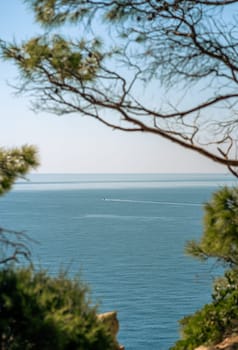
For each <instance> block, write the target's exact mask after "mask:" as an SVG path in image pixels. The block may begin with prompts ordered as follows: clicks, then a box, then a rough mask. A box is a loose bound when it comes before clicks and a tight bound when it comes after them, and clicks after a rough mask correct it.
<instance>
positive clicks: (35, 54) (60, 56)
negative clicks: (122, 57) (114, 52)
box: [1, 34, 102, 90]
mask: <svg viewBox="0 0 238 350" xmlns="http://www.w3.org/2000/svg"><path fill="white" fill-rule="evenodd" d="M100 44H101V43H100V41H99V40H98V39H95V40H93V42H92V43H89V42H87V43H86V42H84V41H82V40H81V41H77V42H73V41H70V40H67V39H65V38H64V37H63V36H60V35H57V34H55V35H52V36H51V35H45V36H41V37H34V38H32V39H30V40H29V41H27V42H25V43H23V44H22V46H21V47H18V46H17V45H15V44H10V45H5V44H2V47H1V49H2V56H3V58H4V59H13V60H14V62H15V64H16V65H17V66H18V68H19V69H20V71H21V73H22V75H23V77H24V78H25V79H26V80H27V79H29V80H30V81H34V79H38V78H39V74H40V75H42V76H44V74H46V76H47V78H48V80H49V82H50V83H55V84H56V85H57V84H58V86H59V87H60V84H61V83H62V82H63V81H65V79H68V80H69V81H71V82H73V81H74V80H77V81H91V80H93V79H94V77H95V74H96V72H97V70H98V69H99V65H100V61H101V60H102V55H101V54H100V53H99V51H98V48H99V47H100ZM72 90H73V89H72Z"/></svg>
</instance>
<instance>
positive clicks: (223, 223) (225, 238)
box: [187, 187, 238, 265]
mask: <svg viewBox="0 0 238 350" xmlns="http://www.w3.org/2000/svg"><path fill="white" fill-rule="evenodd" d="M187 252H188V253H189V254H191V255H192V256H195V257H198V258H201V259H207V258H209V257H214V258H217V259H218V260H220V261H221V262H224V263H226V264H231V265H237V264H238V188H228V187H224V188H222V189H221V190H219V191H217V192H215V193H214V194H213V197H212V199H211V201H210V202H209V203H207V204H206V205H205V216H204V231H203V236H202V238H201V240H200V242H196V241H190V242H188V244H187Z"/></svg>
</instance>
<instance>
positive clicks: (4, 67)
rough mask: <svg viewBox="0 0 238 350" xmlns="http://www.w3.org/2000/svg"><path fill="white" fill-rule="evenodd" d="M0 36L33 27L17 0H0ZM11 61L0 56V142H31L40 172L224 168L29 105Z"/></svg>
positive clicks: (19, 35)
mask: <svg viewBox="0 0 238 350" xmlns="http://www.w3.org/2000/svg"><path fill="white" fill-rule="evenodd" d="M0 13H1V15H0V37H1V38H3V39H7V40H12V39H14V38H15V40H21V39H27V38H29V37H30V36H31V35H33V34H36V33H38V32H39V31H40V30H39V28H38V27H37V26H36V25H34V24H33V15H32V13H31V12H30V11H29V10H28V9H27V8H26V6H25V5H24V4H23V1H21V0H9V1H4V0H2V1H0ZM16 75H17V74H16V71H15V69H14V67H13V66H12V65H11V64H9V63H6V62H0V94H1V114H0V118H1V146H4V147H6V146H20V145H22V144H26V143H27V144H35V145H37V146H38V149H39V153H40V160H41V166H40V167H39V169H38V171H39V172H51V173H52V172H61V173H63V172H67V173H71V172H73V173H76V172H78V173H91V172H93V173H97V172H98V173H107V172H110V173H116V172H127V173H133V172H143V173H150V172H153V173H179V172H182V173H184V172H221V171H222V172H225V171H226V169H225V168H223V167H221V166H219V165H217V164H216V163H213V162H211V161H210V160H207V159H205V158H202V157H200V156H198V155H197V154H195V153H193V152H191V151H186V150H184V149H182V148H179V147H178V146H176V145H174V144H172V143H169V142H168V141H165V140H162V139H161V138H159V137H158V136H154V135H145V134H130V133H122V132H118V131H113V130H111V129H109V128H107V127H105V126H103V125H101V124H99V123H97V122H96V121H93V120H89V119H87V118H82V117H80V115H78V116H76V115H73V116H65V117H57V116H54V115H49V114H46V113H39V114H35V113H33V112H32V111H31V110H30V101H29V99H26V98H23V97H22V96H20V97H16V96H14V91H13V89H12V88H11V87H9V86H8V84H7V81H9V82H11V83H14V77H16Z"/></svg>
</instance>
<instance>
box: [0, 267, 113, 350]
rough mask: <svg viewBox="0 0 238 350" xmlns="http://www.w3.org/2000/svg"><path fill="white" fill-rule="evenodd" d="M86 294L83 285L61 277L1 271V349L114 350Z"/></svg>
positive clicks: (28, 272)
mask: <svg viewBox="0 0 238 350" xmlns="http://www.w3.org/2000/svg"><path fill="white" fill-rule="evenodd" d="M88 295H89V293H88V288H87V286H85V284H83V283H82V282H81V281H80V280H79V279H78V278H75V279H73V280H71V279H69V278H67V276H66V275H65V274H64V273H61V274H59V275H58V276H57V277H50V276H49V275H48V274H47V273H46V272H42V271H40V272H34V271H33V270H32V269H14V268H6V269H3V270H0V348H1V349H7V350H23V349H24V350H31V349H32V350H38V349H39V350H61V349H62V350H74V349H79V350H114V349H116V344H115V342H114V341H113V339H112V337H111V335H110V334H109V333H108V331H107V330H106V329H105V326H104V325H103V324H102V323H100V321H98V319H97V314H96V311H97V310H96V307H94V306H92V305H91V302H90V299H89V296H88Z"/></svg>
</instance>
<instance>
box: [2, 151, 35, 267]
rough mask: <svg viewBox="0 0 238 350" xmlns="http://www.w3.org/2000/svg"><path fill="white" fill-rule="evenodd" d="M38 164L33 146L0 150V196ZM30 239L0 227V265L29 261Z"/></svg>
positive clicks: (17, 232) (22, 233)
mask: <svg viewBox="0 0 238 350" xmlns="http://www.w3.org/2000/svg"><path fill="white" fill-rule="evenodd" d="M38 164H39V162H38V159H37V152H36V149H35V147H33V146H22V147H21V148H14V149H5V148H0V195H3V194H5V193H6V192H7V191H9V190H10V189H11V187H12V185H13V184H14V182H15V181H16V180H17V179H18V178H20V177H24V176H25V174H26V173H27V172H29V171H30V170H31V169H34V168H35V167H37V165H38ZM30 241H31V240H30V238H29V237H28V236H27V235H26V234H25V233H24V232H20V231H15V230H9V229H6V228H3V227H0V265H5V264H7V263H11V262H14V261H15V262H16V261H19V260H20V259H21V258H24V259H26V260H28V261H30V257H31V252H30V248H29V243H30Z"/></svg>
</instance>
